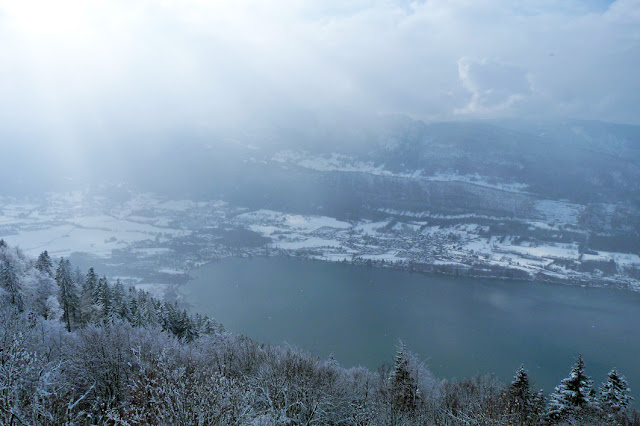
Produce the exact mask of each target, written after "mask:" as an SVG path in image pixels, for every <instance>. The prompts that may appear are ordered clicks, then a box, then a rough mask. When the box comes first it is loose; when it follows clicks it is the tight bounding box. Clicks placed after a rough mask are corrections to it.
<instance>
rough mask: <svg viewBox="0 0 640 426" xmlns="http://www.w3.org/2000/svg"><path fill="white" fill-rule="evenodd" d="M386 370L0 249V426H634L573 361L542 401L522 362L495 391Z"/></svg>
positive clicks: (487, 382)
mask: <svg viewBox="0 0 640 426" xmlns="http://www.w3.org/2000/svg"><path fill="white" fill-rule="evenodd" d="M390 361H392V362H391V363H390V364H389V365H383V366H381V367H380V368H379V369H378V370H377V371H375V372H372V371H369V370H367V369H364V368H361V367H359V368H350V369H346V368H343V367H341V366H340V365H339V364H338V363H337V361H335V360H333V359H329V360H320V359H318V358H316V357H313V356H311V355H309V354H307V353H304V352H302V351H300V350H298V349H296V348H292V347H280V346H268V345H264V344H260V343H257V342H254V341H253V340H251V339H249V338H247V337H244V336H238V335H234V334H231V333H228V332H226V331H225V330H224V329H223V328H222V326H221V325H220V324H218V323H217V322H215V321H214V320H211V319H209V318H206V317H202V316H199V315H197V314H196V315H193V316H191V315H189V314H188V313H187V312H186V310H184V309H181V308H180V307H178V305H177V304H175V303H174V304H171V303H166V302H163V301H160V300H157V299H155V298H153V297H151V296H150V295H149V294H148V293H145V292H143V291H139V290H136V289H134V288H125V286H124V285H123V284H121V283H120V282H118V281H116V282H115V283H112V284H110V283H109V282H108V280H107V278H106V277H102V278H100V277H99V275H98V274H97V273H96V272H95V271H94V270H93V268H91V269H89V270H88V272H86V273H83V272H81V271H79V270H77V269H74V268H73V266H72V265H71V264H70V262H69V261H68V260H66V259H59V260H56V261H54V260H52V259H51V258H50V257H49V255H48V254H47V252H46V251H45V252H43V253H42V254H41V255H40V256H39V257H38V259H37V260H34V259H31V258H28V257H27V256H25V255H23V254H22V253H21V252H20V250H18V249H16V248H12V247H9V246H7V245H6V243H4V241H2V240H0V423H1V424H7V425H19V424H44V425H59V424H122V425H124V424H130V425H131V424H259V425H271V424H291V425H297V424H307V425H309V424H344V425H347V424H354V425H365V424H514V425H515V424H518V425H521V424H562V423H564V424H566V423H569V424H640V417H639V415H638V412H637V411H636V410H635V409H634V408H633V407H632V406H631V400H630V396H629V392H630V390H629V389H628V385H627V383H626V381H625V379H624V377H623V376H621V375H620V374H619V373H618V372H617V371H616V370H615V369H613V370H612V371H611V372H610V373H609V375H608V377H606V378H601V379H604V383H603V384H602V386H601V387H600V388H599V389H597V388H596V387H594V384H593V381H592V380H591V379H590V378H589V377H588V375H587V374H586V370H585V363H584V361H583V360H582V358H581V357H580V356H578V358H577V360H576V362H575V365H574V366H573V368H572V369H571V371H570V374H569V376H568V377H567V378H565V379H563V380H562V381H561V383H560V384H559V385H558V386H557V387H556V389H555V391H554V392H552V393H550V394H545V393H544V392H542V391H535V390H534V387H533V386H532V385H531V384H530V379H529V377H528V374H527V372H526V370H525V368H524V367H521V368H520V369H519V370H518V371H517V372H516V373H515V377H514V380H513V382H512V383H511V384H509V385H505V384H503V383H500V382H498V381H497V380H495V379H494V378H492V377H474V378H469V379H462V380H453V381H450V380H440V379H437V378H435V377H434V376H433V375H432V374H431V373H430V371H429V370H428V368H427V367H426V366H425V365H424V364H423V363H421V362H420V361H419V359H418V358H417V357H416V356H415V355H413V354H412V353H410V352H409V351H408V350H407V348H406V347H405V346H404V345H403V344H401V343H400V344H399V345H398V348H397V355H396V357H395V359H394V360H390Z"/></svg>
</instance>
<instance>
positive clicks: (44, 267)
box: [35, 250, 53, 275]
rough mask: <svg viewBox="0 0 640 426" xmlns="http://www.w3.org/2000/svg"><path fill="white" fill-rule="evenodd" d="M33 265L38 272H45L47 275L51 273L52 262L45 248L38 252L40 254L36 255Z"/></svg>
mask: <svg viewBox="0 0 640 426" xmlns="http://www.w3.org/2000/svg"><path fill="white" fill-rule="evenodd" d="M35 267H36V269H37V270H38V271H40V272H45V273H47V274H49V275H53V262H52V261H51V258H50V257H49V253H47V251H46V250H45V251H43V252H42V253H40V256H38V260H36V264H35Z"/></svg>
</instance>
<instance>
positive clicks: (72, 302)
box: [56, 258, 80, 331]
mask: <svg viewBox="0 0 640 426" xmlns="http://www.w3.org/2000/svg"><path fill="white" fill-rule="evenodd" d="M56 282H57V283H58V287H59V288H60V292H59V293H58V298H59V300H60V306H61V307H62V320H63V321H64V323H65V324H66V325H67V330H68V331H71V325H72V324H75V322H76V321H77V320H78V314H79V313H80V312H79V310H80V309H79V308H80V306H79V305H80V303H79V298H78V292H77V289H76V287H75V284H74V283H73V280H72V278H71V264H70V263H69V260H65V259H64V258H62V259H60V263H59V264H58V269H57V270H56Z"/></svg>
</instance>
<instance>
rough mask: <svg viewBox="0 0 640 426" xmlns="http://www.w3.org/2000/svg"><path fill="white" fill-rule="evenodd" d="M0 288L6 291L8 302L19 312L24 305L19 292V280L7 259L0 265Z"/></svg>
mask: <svg viewBox="0 0 640 426" xmlns="http://www.w3.org/2000/svg"><path fill="white" fill-rule="evenodd" d="M0 286H1V287H2V288H4V289H5V290H6V291H7V293H8V296H9V302H10V303H11V304H12V305H15V306H16V307H17V308H18V310H20V311H21V310H22V309H23V307H24V305H23V301H22V293H21V291H20V280H19V279H18V272H17V271H16V266H15V265H14V263H13V262H12V261H11V260H10V259H9V258H7V259H5V260H2V261H1V263H0Z"/></svg>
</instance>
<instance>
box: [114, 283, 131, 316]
mask: <svg viewBox="0 0 640 426" xmlns="http://www.w3.org/2000/svg"><path fill="white" fill-rule="evenodd" d="M111 300H112V306H113V309H112V315H114V316H115V318H118V319H121V320H129V319H130V318H129V306H128V303H127V300H126V294H125V290H124V285H123V284H122V282H121V281H120V280H119V279H118V280H116V283H115V285H114V286H113V289H112V291H111Z"/></svg>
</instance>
